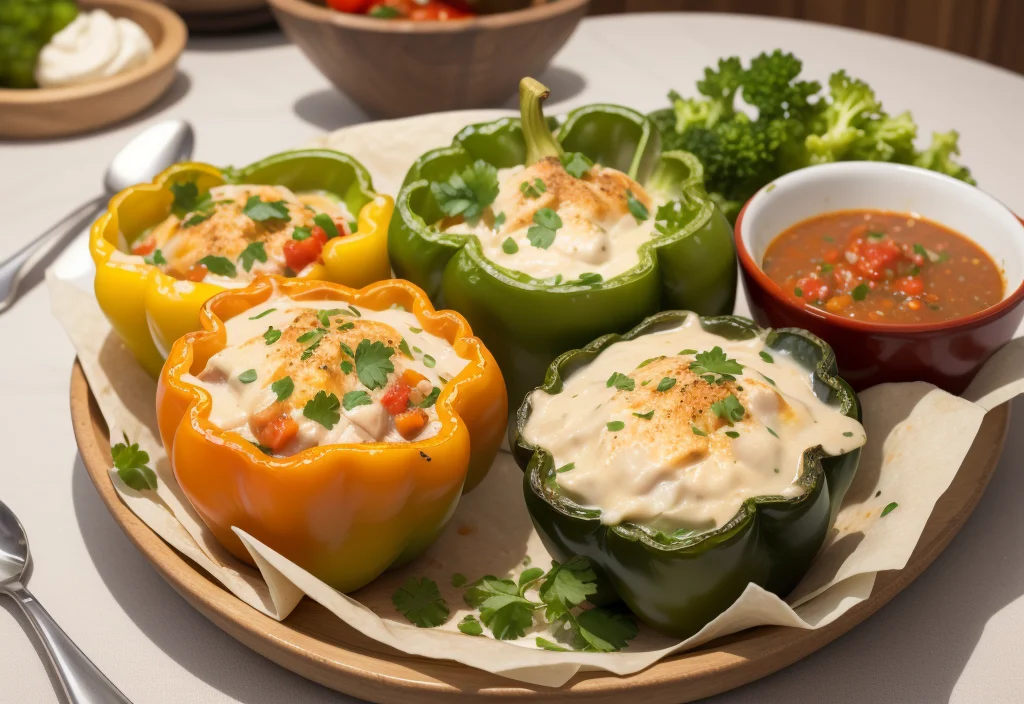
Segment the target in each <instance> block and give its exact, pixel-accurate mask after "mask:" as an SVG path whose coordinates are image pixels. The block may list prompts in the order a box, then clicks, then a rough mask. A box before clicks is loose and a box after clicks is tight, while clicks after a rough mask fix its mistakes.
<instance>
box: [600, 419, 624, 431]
mask: <svg viewBox="0 0 1024 704" xmlns="http://www.w3.org/2000/svg"><path fill="white" fill-rule="evenodd" d="M605 427H607V428H608V430H610V431H612V432H613V433H617V432H619V431H620V430H622V429H623V428H625V427H626V424H625V423H623V422H622V421H621V420H613V421H612V422H610V423H608V425H607V426H605Z"/></svg>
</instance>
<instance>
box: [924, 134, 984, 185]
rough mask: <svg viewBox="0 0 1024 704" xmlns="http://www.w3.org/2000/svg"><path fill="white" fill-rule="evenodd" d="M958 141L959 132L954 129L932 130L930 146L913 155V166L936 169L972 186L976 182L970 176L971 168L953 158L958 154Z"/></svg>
mask: <svg viewBox="0 0 1024 704" xmlns="http://www.w3.org/2000/svg"><path fill="white" fill-rule="evenodd" d="M959 142H960V133H959V132H957V131H956V130H950V131H949V132H933V133H932V143H931V146H929V147H928V148H927V149H925V150H924V151H923V152H920V153H918V154H917V155H916V156H915V157H914V166H920V167H921V168H924V169H931V170H932V171H938V172H939V173H940V174H946V175H947V176H952V177H953V178H958V179H960V180H961V181H966V182H967V183H969V184H971V185H972V186H973V185H976V184H977V182H976V181H975V180H974V178H972V177H971V170H970V169H968V168H967V167H966V166H963V165H961V164H958V163H957V162H956V161H954V160H953V157H954V156H956V155H958V154H960V144H959Z"/></svg>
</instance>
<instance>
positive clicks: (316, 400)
mask: <svg viewBox="0 0 1024 704" xmlns="http://www.w3.org/2000/svg"><path fill="white" fill-rule="evenodd" d="M339 408H341V402H340V401H338V397H337V396H335V395H334V394H328V393H327V392H326V391H323V390H322V389H321V390H320V391H317V392H316V396H314V397H313V398H311V399H310V400H308V401H306V405H305V406H303V407H302V415H304V416H306V417H307V418H309V419H310V420H311V421H313V422H315V423H319V424H320V425H322V426H324V427H325V428H327V429H328V430H331V429H332V428H333V427H334V425H335V424H336V423H337V422H338V421H339V420H341V413H339V412H338V409H339Z"/></svg>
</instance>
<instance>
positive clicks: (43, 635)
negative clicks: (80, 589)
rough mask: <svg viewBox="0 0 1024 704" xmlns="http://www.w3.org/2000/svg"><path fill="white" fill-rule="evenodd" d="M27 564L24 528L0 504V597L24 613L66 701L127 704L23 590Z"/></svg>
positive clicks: (82, 703)
mask: <svg viewBox="0 0 1024 704" xmlns="http://www.w3.org/2000/svg"><path fill="white" fill-rule="evenodd" d="M28 562H29V554H28V538H27V537H26V536H25V529H24V528H22V527H21V523H19V522H18V517H17V516H15V515H14V513H13V512H12V511H11V509H9V508H7V505H6V504H4V502H2V501H0V594H7V595H8V596H10V597H12V598H13V599H14V601H16V602H17V603H18V606H20V607H21V610H22V611H24V612H25V616H27V617H28V620H29V622H31V624H32V627H33V628H34V629H35V631H36V633H37V634H38V635H39V638H40V639H41V640H42V641H43V645H45V646H46V654H47V655H49V656H50V663H51V664H52V665H53V669H54V670H55V671H56V672H57V677H58V678H59V679H60V685H61V687H62V688H63V689H64V694H65V696H67V699H68V701H69V702H70V703H71V704H131V702H130V701H129V700H128V698H127V697H125V696H124V695H123V694H121V692H120V691H119V690H118V688H117V687H115V686H114V684H113V683H112V682H111V681H110V680H108V679H107V678H106V677H104V675H103V673H102V672H100V671H99V670H97V669H96V666H95V665H93V664H92V662H91V661H90V660H89V658H87V657H86V656H85V653H83V652H82V651H81V650H79V649H78V646H77V645H75V644H74V643H72V642H71V639H70V638H68V637H67V635H66V634H65V633H64V631H62V630H61V629H60V626H58V625H57V624H56V622H54V620H53V619H52V618H50V614H48V613H46V610H45V609H44V608H43V607H42V606H40V605H39V602H38V601H36V599H35V597H33V596H32V595H31V594H29V592H28V589H25V586H24V585H23V584H22V583H21V578H22V576H23V575H24V574H25V570H26V569H27V568H28Z"/></svg>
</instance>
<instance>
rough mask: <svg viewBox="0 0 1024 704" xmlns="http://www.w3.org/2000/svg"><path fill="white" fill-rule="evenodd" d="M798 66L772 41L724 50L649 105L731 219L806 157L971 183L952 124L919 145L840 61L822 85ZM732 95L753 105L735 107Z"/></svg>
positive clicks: (904, 116) (911, 125)
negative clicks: (759, 47) (741, 50)
mask: <svg viewBox="0 0 1024 704" xmlns="http://www.w3.org/2000/svg"><path fill="white" fill-rule="evenodd" d="M802 69H803V64H802V62H801V61H800V60H799V59H798V58H796V57H795V56H793V55H792V54H790V53H787V52H783V51H782V50H779V49H777V50H775V51H774V52H772V53H771V54H768V53H763V54H760V55H759V56H756V57H754V58H753V59H751V61H750V64H749V66H748V67H747V68H744V67H743V64H742V62H741V61H740V59H739V58H738V57H735V56H733V57H729V58H723V59H720V60H719V61H718V64H717V66H715V67H708V68H706V69H704V77H703V79H701V80H699V81H697V92H698V95H697V96H696V97H689V98H687V97H683V96H682V95H680V94H679V93H677V92H675V91H672V92H670V93H669V99H670V100H671V101H672V107H671V109H663V110H658V111H656V112H654V113H652V114H651V119H652V120H653V121H654V122H655V124H657V125H658V128H659V130H660V131H661V134H662V139H663V141H664V146H665V149H683V150H686V151H689V152H692V153H693V154H695V155H696V156H697V157H698V158H699V159H700V160H701V161H702V162H703V163H704V169H705V179H706V186H707V190H708V192H709V193H710V195H711V197H712V198H713V199H714V200H715V202H716V203H717V204H718V206H719V207H720V208H721V209H722V211H723V212H724V213H725V215H726V216H727V217H728V218H729V219H730V220H735V219H736V215H737V214H738V213H739V209H740V207H742V205H743V203H744V202H746V200H747V199H748V198H750V197H751V196H752V195H753V194H754V193H755V192H756V191H757V190H758V189H759V188H761V187H762V186H764V185H765V184H767V183H768V182H770V181H771V180H773V179H775V178H777V177H779V176H781V175H783V174H785V173H788V172H789V171H794V170H796V169H799V168H803V167H805V166H809V165H811V164H821V163H827V162H832V161H890V162H896V163H901V164H914V165H916V166H920V167H923V168H926V169H931V170H933V171H938V172H939V173H943V174H947V175H949V176H952V177H954V178H958V179H960V180H962V181H966V182H967V183H972V184H973V183H974V180H973V179H972V178H971V174H970V171H969V170H968V169H967V168H966V167H965V166H962V165H961V164H959V163H957V162H956V161H955V160H954V157H955V156H956V155H957V154H959V147H958V140H959V135H958V134H957V132H956V131H950V132H946V133H936V134H934V135H933V137H932V144H931V146H930V147H928V148H927V149H925V150H923V151H917V150H916V149H915V147H914V140H915V138H916V137H917V125H916V124H915V122H914V119H913V117H912V116H911V114H910V113H909V112H903V113H900V114H898V115H895V116H893V115H890V114H889V113H887V112H885V110H884V109H883V108H882V103H881V101H880V100H879V98H878V97H877V96H876V95H875V92H874V91H873V90H872V89H871V87H870V86H869V85H868V84H867V83H865V82H864V81H861V80H859V79H856V78H853V77H851V76H849V75H848V74H847V73H846V71H844V70H839V71H836V72H835V73H833V74H832V76H831V77H830V78H829V81H828V90H827V91H825V92H822V86H821V84H819V83H818V82H817V81H802V80H799V76H800V72H801V71H802ZM737 96H739V97H741V98H742V100H743V102H744V103H746V105H747V106H749V107H751V108H753V110H750V111H747V110H741V109H738V108H737V103H736V98H737ZM748 112H750V113H752V114H753V116H751V115H750V114H748Z"/></svg>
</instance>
